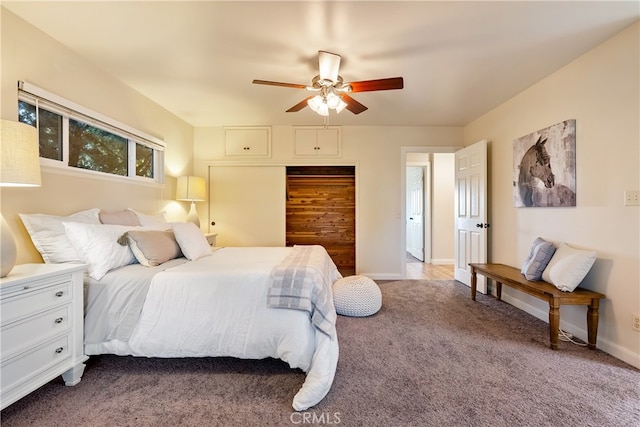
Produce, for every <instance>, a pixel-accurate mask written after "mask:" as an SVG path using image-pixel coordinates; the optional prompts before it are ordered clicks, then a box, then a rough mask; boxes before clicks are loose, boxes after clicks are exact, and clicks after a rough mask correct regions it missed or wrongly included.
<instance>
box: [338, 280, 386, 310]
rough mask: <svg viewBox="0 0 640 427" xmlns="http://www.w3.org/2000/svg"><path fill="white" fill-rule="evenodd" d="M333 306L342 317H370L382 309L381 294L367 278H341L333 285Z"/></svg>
mask: <svg viewBox="0 0 640 427" xmlns="http://www.w3.org/2000/svg"><path fill="white" fill-rule="evenodd" d="M333 304H334V305H335V307H336V312H337V313H338V314H342V315H343V316H353V317H364V316H371V315H372V314H376V313H377V312H378V310H380V307H382V292H380V288H379V287H378V285H376V282H374V281H373V280H371V279H370V278H368V277H367V276H348V277H343V278H342V279H338V280H336V281H335V283H334V284H333Z"/></svg>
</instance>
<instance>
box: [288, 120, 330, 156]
mask: <svg viewBox="0 0 640 427" xmlns="http://www.w3.org/2000/svg"><path fill="white" fill-rule="evenodd" d="M294 141H295V148H294V154H295V155H296V156H330V157H335V156H339V155H340V129H339V128H313V127H310V128H298V129H295V130H294Z"/></svg>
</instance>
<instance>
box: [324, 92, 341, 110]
mask: <svg viewBox="0 0 640 427" xmlns="http://www.w3.org/2000/svg"><path fill="white" fill-rule="evenodd" d="M340 101H341V99H340V97H339V96H338V95H336V94H335V93H334V92H329V93H328V94H327V106H328V107H329V108H331V109H332V110H335V109H336V108H338V105H340Z"/></svg>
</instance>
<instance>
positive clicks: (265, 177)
mask: <svg viewBox="0 0 640 427" xmlns="http://www.w3.org/2000/svg"><path fill="white" fill-rule="evenodd" d="M209 176H210V182H209V188H210V194H209V212H210V213H211V215H210V218H211V221H215V223H216V225H215V226H214V227H213V228H210V231H211V232H213V233H218V237H217V241H216V244H217V245H218V246H284V242H285V240H284V237H285V216H286V212H285V193H286V190H285V183H286V170H285V168H284V166H211V167H210V168H209Z"/></svg>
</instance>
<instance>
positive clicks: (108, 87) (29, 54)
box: [0, 8, 193, 263]
mask: <svg viewBox="0 0 640 427" xmlns="http://www.w3.org/2000/svg"><path fill="white" fill-rule="evenodd" d="M0 12H1V14H2V16H1V20H2V26H1V31H2V33H1V34H2V50H1V58H0V59H1V67H2V68H1V71H2V74H1V83H0V84H1V86H0V87H1V91H2V98H1V101H0V102H1V104H0V116H1V117H2V118H3V119H7V120H17V116H18V113H17V111H18V97H17V82H18V80H23V81H27V82H29V83H32V84H34V85H36V86H39V87H41V88H43V89H46V90H47V91H49V92H52V93H55V94H56V95H59V96H61V97H63V98H66V99H68V100H70V101H72V102H75V103H77V104H79V105H82V106H83V107H86V108H88V109H91V110H93V111H95V112H98V113H100V114H103V115H106V116H109V117H111V118H113V119H116V120H118V121H120V122H122V123H124V124H126V125H129V126H131V127H133V128H136V129H138V130H140V131H143V132H145V133H148V134H151V135H154V136H156V137H158V138H159V139H161V140H164V141H165V142H166V144H167V147H166V152H165V153H166V155H165V169H166V180H165V181H166V184H164V185H148V184H142V185H140V184H132V183H131V182H129V181H125V180H121V179H113V178H112V179H97V178H92V177H88V176H87V175H86V174H71V175H68V174H60V173H57V172H55V171H51V169H44V170H43V171H42V186H41V187H39V188H29V189H15V188H6V187H5V188H3V189H2V193H1V194H0V200H1V202H2V204H1V209H2V214H3V215H4V217H5V219H6V220H7V223H9V225H10V227H11V228H12V230H13V231H14V234H15V235H16V238H17V243H18V260H17V262H18V263H25V262H41V258H40V256H39V254H38V253H37V251H36V250H35V248H34V247H33V245H32V243H31V240H30V239H29V237H28V235H27V233H26V230H25V229H24V227H23V225H22V222H21V221H20V219H19V217H18V215H17V214H18V213H30V212H42V213H51V214H69V213H73V212H75V211H78V210H81V209H86V208H91V207H98V208H102V209H106V210H115V209H122V208H127V207H131V208H134V209H139V210H141V211H143V212H148V213H156V212H159V211H160V210H163V209H164V210H167V211H169V213H170V214H174V215H176V216H181V215H184V216H186V209H188V206H187V205H186V203H185V204H184V205H185V206H182V205H181V204H179V203H178V202H173V201H172V199H173V193H174V187H175V179H173V178H172V177H173V176H177V175H181V174H184V173H190V172H191V169H192V155H193V151H192V141H193V128H192V127H191V126H189V125H188V124H187V123H185V122H183V121H182V120H179V119H178V118H177V117H176V116H174V115H172V114H170V113H169V112H167V111H166V110H165V109H163V108H161V107H160V106H158V105H157V104H155V103H153V102H151V101H150V100H149V99H147V98H145V97H143V96H142V95H140V94H139V93H138V92H135V91H133V90H132V89H131V88H129V87H128V86H126V85H124V84H123V83H122V82H119V81H117V80H115V79H113V78H112V77H111V76H110V75H108V74H105V73H104V72H103V71H100V70H98V69H97V68H95V67H93V66H92V65H91V64H90V63H88V62H86V61H85V60H83V59H82V58H81V57H79V56H78V55H76V54H75V53H73V52H72V51H70V50H69V49H67V48H66V47H64V46H62V45H61V44H59V43H58V42H56V41H55V40H53V39H51V38H50V37H49V36H47V35H46V34H44V33H43V32H41V31H40V30H38V29H36V28H35V27H33V26H31V25H30V24H27V23H26V22H24V21H23V20H22V19H20V18H18V17H17V16H15V15H14V14H13V13H11V12H9V11H7V10H6V9H4V8H0Z"/></svg>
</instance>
